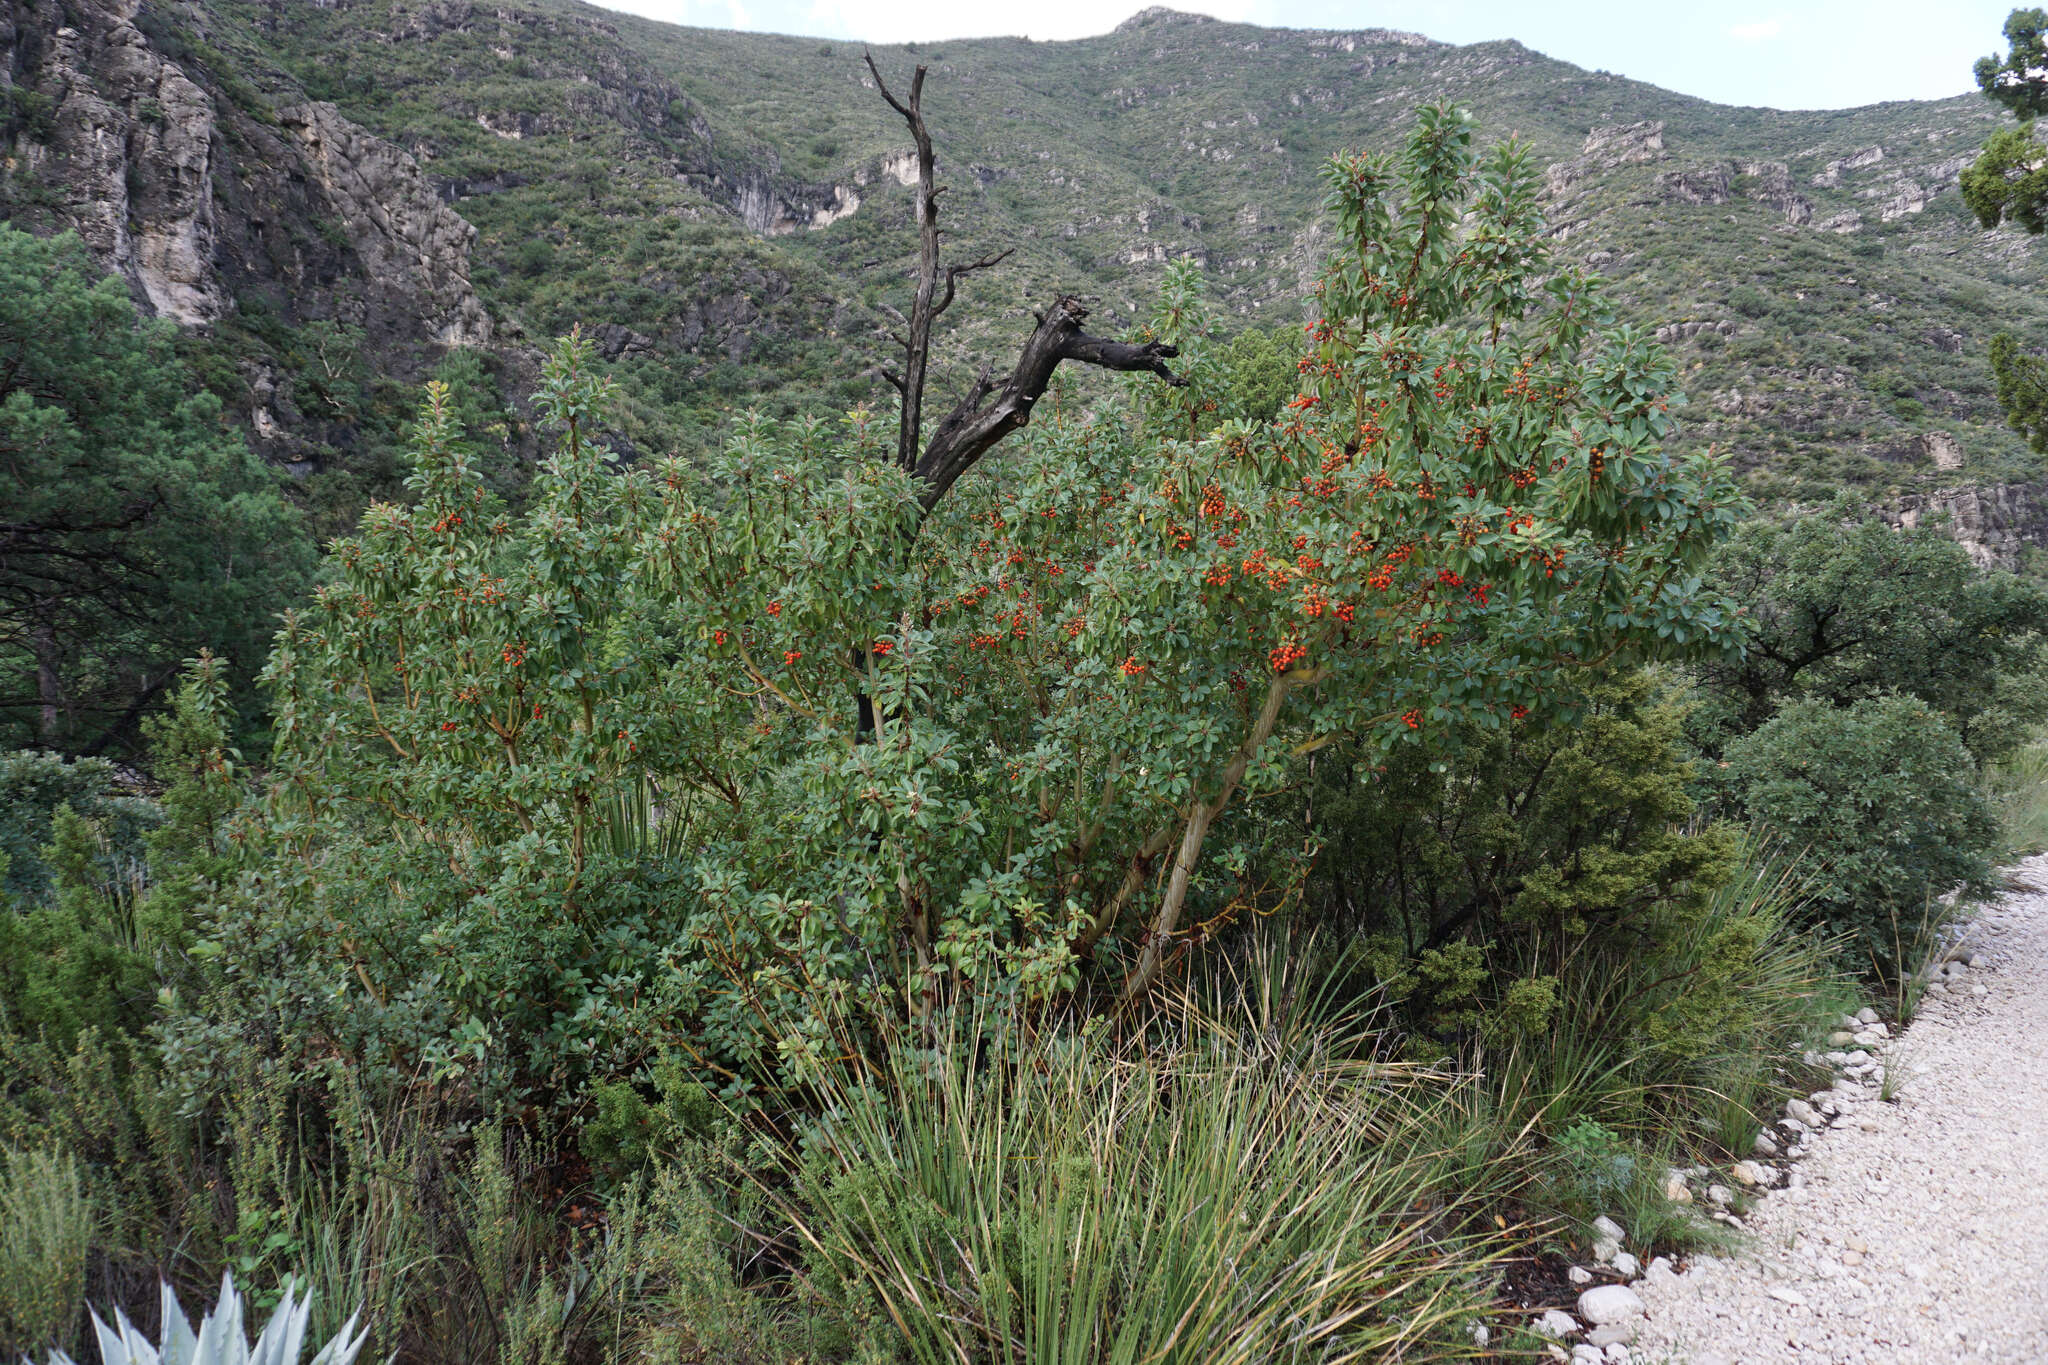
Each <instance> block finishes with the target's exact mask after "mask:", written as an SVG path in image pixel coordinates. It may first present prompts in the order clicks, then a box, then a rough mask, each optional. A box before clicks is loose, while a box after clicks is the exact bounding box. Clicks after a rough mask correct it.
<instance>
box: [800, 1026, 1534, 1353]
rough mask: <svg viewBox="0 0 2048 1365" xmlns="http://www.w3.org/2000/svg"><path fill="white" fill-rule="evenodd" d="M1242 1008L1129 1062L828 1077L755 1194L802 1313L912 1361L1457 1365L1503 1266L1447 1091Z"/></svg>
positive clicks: (1085, 1054)
mask: <svg viewBox="0 0 2048 1365" xmlns="http://www.w3.org/2000/svg"><path fill="white" fill-rule="evenodd" d="M1258 994H1259V993H1258V992H1257V991H1254V992H1253V996H1252V999H1251V1001H1249V1002H1248V1003H1247V1004H1246V1006H1245V1008H1244V1009H1243V1011H1241V1012H1240V1013H1239V1014H1238V1015H1237V1016H1236V1017H1234V1018H1233V1017H1230V1016H1227V1015H1226V1016H1220V1017H1219V1016H1218V1015H1216V1014H1212V1013H1206V1012H1204V1011H1203V1010H1201V1009H1200V1008H1198V1007H1196V1006H1194V1005H1192V1004H1187V1003H1184V1004H1183V1005H1182V1006H1180V1007H1179V1008H1178V1009H1177V1010H1176V1011H1175V1012H1174V1014H1173V1017H1171V1018H1169V1019H1164V1020H1162V1021H1160V1022H1159V1023H1158V1024H1157V1025H1156V1026H1155V1027H1153V1028H1151V1029H1149V1030H1146V1031H1144V1036H1143V1037H1138V1038H1132V1037H1126V1038H1123V1039H1118V1038H1115V1037H1113V1036H1112V1032H1111V1030H1108V1029H1101V1028H1096V1029H1087V1028H1084V1029H1081V1030H1078V1031H1072V1030H1070V1031H1065V1032H1046V1033H1035V1034H1031V1035H1028V1036H1024V1035H1009V1036H998V1037H996V1038H995V1039H994V1040H993V1041H981V1042H978V1041H977V1038H976V1035H975V1034H974V1032H973V1030H971V1029H970V1028H969V1027H967V1026H966V1021H955V1023H954V1026H953V1027H952V1028H950V1029H949V1030H947V1031H946V1032H945V1033H943V1034H942V1035H941V1036H940V1037H939V1038H938V1039H936V1040H934V1041H933V1042H931V1043H930V1044H920V1043H918V1042H916V1041H914V1040H912V1039H910V1038H905V1037H897V1038H894V1039H892V1040H890V1042H889V1043H888V1045H887V1046H885V1047H884V1048H883V1049H882V1050H881V1060H880V1061H879V1063H878V1064H876V1065H874V1066H872V1067H866V1068H861V1069H858V1070H855V1069H848V1070H846V1071H843V1072H840V1073H837V1074H835V1075H832V1076H829V1077H827V1078H825V1079H824V1080H823V1082H822V1084H821V1094H822V1097H823V1098H824V1099H825V1101H826V1105H825V1117H824V1119H823V1121H822V1122H820V1123H819V1124H818V1126H817V1127H816V1129H815V1131H814V1132H813V1133H812V1134H811V1136H810V1141H809V1143H808V1150H807V1154H806V1155H805V1156H804V1157H803V1158H802V1159H801V1160H799V1161H796V1162H795V1163H794V1164H793V1165H792V1167H791V1168H790V1169H789V1170H788V1171H787V1175H788V1176H789V1177H790V1178H791V1180H792V1184H791V1186H790V1187H788V1188H787V1189H785V1190H771V1191H770V1193H771V1197H772V1204H773V1206H774V1207H775V1208H776V1209H777V1210H778V1211H779V1212H780V1213H781V1215H782V1216H783V1217H784V1218H786V1219H787V1222H788V1225H789V1227H790V1228H791V1229H792V1230H793V1232H794V1236H795V1237H796V1239H797V1240H798V1241H799V1242H800V1244H801V1245H802V1247H803V1248H804V1257H805V1270H806V1273H807V1275H808V1276H809V1278H810V1280H811V1283H812V1285H813V1287H814V1290H815V1292H816V1293H818V1294H819V1295H821V1296H822V1297H824V1298H826V1299H830V1300H833V1301H836V1302H838V1303H839V1304H841V1305H844V1307H845V1310H846V1315H847V1316H848V1317H849V1318H852V1319H862V1318H864V1319H865V1320H866V1322H867V1323H868V1324H869V1326H870V1327H871V1329H872V1330H881V1331H887V1332H889V1333H890V1334H892V1335H895V1336H900V1339H901V1340H902V1341H903V1343H904V1345H905V1349H906V1353H907V1356H908V1358H909V1359H911V1360H914V1361H919V1362H926V1361H929V1362H939V1361H961V1360H969V1359H974V1360H1002V1361H1017V1362H1042V1363H1043V1365H1066V1363H1067V1362H1072V1363H1073V1365H1079V1363H1080V1362H1090V1363H1091V1365H1093V1363H1094V1362H1131V1361H1141V1360H1142V1361H1203V1362H1233V1361H1243V1362H1252V1361H1288V1360H1311V1359H1313V1360H1326V1359H1339V1358H1342V1359H1391V1358H1400V1359H1404V1360H1413V1361H1419V1360H1432V1359H1444V1358H1457V1357H1460V1356H1469V1354H1470V1352H1471V1335H1470V1332H1469V1328H1470V1325H1471V1324H1472V1323H1473V1322H1475V1321H1476V1320H1477V1317H1478V1315H1479V1314H1480V1313H1482V1312H1483V1309H1484V1304H1485V1299H1486V1293H1487V1288H1488V1284H1487V1278H1486V1269H1487V1267H1488V1265H1489V1264H1490V1262H1492V1261H1493V1260H1494V1259H1496V1258H1497V1257H1499V1256H1500V1255H1502V1254H1504V1253H1505V1251H1506V1250H1507V1249H1508V1242H1507V1237H1506V1235H1505V1234H1504V1233H1503V1232H1502V1231H1501V1230H1500V1229H1499V1228H1497V1227H1495V1226H1494V1225H1492V1224H1490V1223H1487V1222H1483V1221H1482V1220H1480V1219H1479V1218H1478V1217H1476V1214H1477V1211H1478V1207H1479V1205H1478V1201H1477V1199H1476V1198H1475V1193H1476V1191H1478V1190H1480V1189H1483V1188H1484V1185H1485V1182H1483V1181H1482V1182H1479V1183H1473V1182H1471V1181H1470V1180H1469V1177H1470V1175H1471V1174H1472V1173H1471V1172H1470V1171H1468V1170H1467V1169H1466V1165H1465V1162H1464V1160H1463V1159H1462V1154H1461V1153H1460V1152H1459V1151H1458V1150H1456V1147H1455V1144H1445V1143H1443V1142H1442V1141H1441V1138H1442V1136H1443V1135H1444V1134H1446V1133H1451V1132H1455V1131H1457V1130H1458V1128H1459V1127H1460V1126H1461V1125H1460V1124H1459V1122H1458V1121H1457V1118H1458V1115H1457V1114H1456V1113H1455V1106H1454V1102H1453V1101H1451V1100H1448V1099H1447V1098H1446V1094H1445V1092H1446V1088H1447V1081H1448V1078H1445V1077H1442V1076H1439V1075H1436V1074H1433V1073H1430V1072H1428V1071H1425V1070H1422V1069H1419V1068H1416V1067H1412V1066H1408V1065H1403V1064H1391V1063H1386V1062H1382V1061H1378V1060H1374V1059H1373V1057H1372V1056H1371V1047H1370V1041H1371V1040H1370V1038H1369V1036H1368V1035H1367V1034H1366V1033H1364V1032H1363V1031H1361V1030H1359V1029H1358V1028H1356V1027H1355V1025H1356V1023H1357V1021H1356V1020H1355V1019H1354V1020H1349V1021H1344V1020H1339V1021H1323V1022H1310V1023H1306V1024H1304V1023H1303V1022H1302V1021H1301V1020H1300V1019H1299V1018H1298V1017H1296V1018H1289V1017H1286V1016H1285V1015H1284V1014H1279V1015H1276V1014H1274V1013H1273V1012H1272V1010H1271V1008H1270V1007H1271V1005H1272V1003H1273V1002H1272V1001H1270V1000H1267V1001H1265V1002H1264V1003H1260V1002H1259V999H1258ZM1262 1016H1263V1017H1262Z"/></svg>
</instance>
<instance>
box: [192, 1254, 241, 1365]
mask: <svg viewBox="0 0 2048 1365" xmlns="http://www.w3.org/2000/svg"><path fill="white" fill-rule="evenodd" d="M192 1358H193V1362H194V1365H248V1361H249V1338H248V1337H247V1336H245V1335H244V1334H243V1332H242V1296H241V1295H240V1294H238V1293H236V1292H235V1277H234V1275H233V1273H232V1272H226V1271H224V1272H222V1274H221V1277H220V1302H218V1303H216V1304H215V1305H214V1306H213V1311H212V1312H211V1313H208V1314H207V1315H206V1316H205V1317H203V1318H201V1319H200V1320H199V1340H198V1343H197V1344H196V1345H195V1347H194V1348H193V1353H192Z"/></svg>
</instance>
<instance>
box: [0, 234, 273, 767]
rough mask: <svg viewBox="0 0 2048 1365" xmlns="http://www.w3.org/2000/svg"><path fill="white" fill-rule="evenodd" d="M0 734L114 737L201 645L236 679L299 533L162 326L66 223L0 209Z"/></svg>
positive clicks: (74, 745) (85, 743) (89, 739)
mask: <svg viewBox="0 0 2048 1365" xmlns="http://www.w3.org/2000/svg"><path fill="white" fill-rule="evenodd" d="M0 481H4V487H5V498H6V502H7V505H8V524H7V527H6V530H5V537H6V543H5V554H4V555H0V735H5V736H7V737H9V738H11V740H12V741H13V743H14V744H15V745H20V744H24V743H27V742H30V741H31V740H33V741H35V742H38V743H41V744H43V745H45V746H47V747H52V748H59V747H61V748H64V749H68V750H71V751H74V752H75V751H78V750H82V749H91V750H94V751H97V750H100V749H104V748H106V747H108V746H109V745H117V744H126V743H131V742H132V741H133V738H134V735H135V722H136V719H137V716H138V714H139V712H140V710H141V709H142V708H143V707H144V706H145V705H146V704H147V703H148V702H150V701H151V700H152V699H153V698H155V697H156V696H157V695H158V694H159V693H161V692H162V691H163V690H164V689H165V688H167V687H168V686H169V685H170V683H171V682H172V681H173V679H174V678H175V676H176V673H177V669H178V665H179V663H180V661H181V660H182V659H184V658H185V657H186V656H187V655H189V654H191V653H192V652H194V651H195V650H196V649H197V648H198V647H199V646H201V645H210V646H211V647H212V648H214V649H215V650H216V651H217V652H219V653H220V654H221V655H222V656H223V657H224V658H226V659H228V660H230V661H232V662H233V664H235V665H236V666H237V668H238V669H239V670H240V672H241V676H242V677H243V678H244V679H245V680H246V679H247V678H248V677H249V676H251V670H252V669H253V667H254V666H255V664H256V662H257V661H258V660H259V659H260V658H261V657H262V654H263V651H264V649H265V647H266V645H267V641H268V636H269V630H270V617H271V613H272V611H273V610H274V609H275V608H276V607H278V606H280V605H282V604H283V603H284V602H285V601H288V600H290V599H291V598H292V597H293V596H294V595H295V594H296V593H297V592H298V591H299V590H300V588H301V587H302V586H303V584H304V583H305V576H306V571H307V569H308V568H309V566H310V552H311V546H310V544H309V543H308V540H307V537H306V534H305V532H304V530H303V528H302V526H301V523H300V520H299V517H298V515H297V514H296V513H295V512H294V511H293V510H292V509H291V508H290V507H288V506H287V505H286V503H285V501H284V499H283V497H282V495H281V493H280V491H279V487H278V476H277V475H276V474H274V473H273V472H272V471H270V470H268V469H266V468H265V467H264V466H263V465H262V463H261V462H260V461H258V460H257V459H255V457H254V456H252V455H251V454H250V453H249V449H248V447H247V446H246V445H245V444H244V443H243V441H242V439H241V437H240V436H239V435H237V434H236V433H234V432H232V431H229V430H226V429H224V428H223V426H222V424H221V421H220V405H219V404H218V402H216V401H215V400H214V399H213V398H211V397H210V396H208V395H205V394H200V395H196V396H195V395H193V394H191V393H190V392H189V391H188V386H187V380H186V378H185V373H184V371H183V369H182V367H181V366H180V365H179V364H178V363H177V361H176V359H175V357H174V356H173V354H172V350H171V343H170V337H169V333H168V329H165V328H161V327H156V326H147V325H144V324H143V323H142V322H140V321H139V320H138V319H137V318H136V315H135V307H134V305H133V304H132V303H130V302H129V300H128V296H127V293H126V291H125V290H124V289H123V287H122V285H121V282H120V281H119V280H116V279H109V278H101V277H98V275H97V272H96V271H95V270H93V268H92V266H91V264H90V262H89V261H88V260H87V258H86V256H85V253H84V250H83V248H81V247H80V246H79V245H78V243H77V242H76V241H75V240H73V239H68V238H59V239H56V240H52V241H45V240H41V239H38V238H35V237H31V236H29V235H28V234H26V233H23V232H19V231H16V230H14V229H13V228H12V227H9V226H8V225H6V224H4V223H0Z"/></svg>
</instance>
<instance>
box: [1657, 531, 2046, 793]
mask: <svg viewBox="0 0 2048 1365" xmlns="http://www.w3.org/2000/svg"><path fill="white" fill-rule="evenodd" d="M1712 577H1713V581H1714V583H1715V584H1716V586H1717V587H1719V588H1720V589H1721V590H1722V591H1723V592H1725V593H1727V594H1728V595H1729V596H1730V597H1731V598H1733V599H1734V600H1736V601H1739V602H1742V603H1743V604H1744V613H1745V617H1746V620H1747V622H1748V625H1749V628H1750V637H1749V641H1748V645H1747V648H1746V649H1745V650H1744V651H1743V653H1742V654H1741V655H1740V656H1739V657H1733V658H1729V659H1727V660H1709V661H1706V662H1704V663H1702V664H1701V665H1699V667H1698V669H1697V678H1698V682H1699V687H1700V692H1701V706H1700V708H1699V711H1698V713H1697V715H1696V717H1695V723H1694V731H1695V734H1696V735H1698V736H1699V737H1700V739H1701V741H1702V743H1703V744H1704V746H1705V747H1706V748H1707V750H1708V751H1709V752H1711V753H1718V752H1719V749H1720V747H1721V745H1722V744H1723V743H1724V742H1725V741H1726V740H1727V739H1728V738H1730V737H1733V736H1736V735H1743V734H1747V733H1749V732H1750V731H1752V730H1755V729H1756V728H1757V727H1758V726H1760V725H1762V724H1764V723H1765V722H1766V721H1767V720H1769V719H1770V718H1771V716H1773V715H1774V714H1776V712H1777V711H1778V710H1779V709H1780V708H1781V707H1784V706H1786V705H1789V704H1791V703H1795V702H1799V701H1809V700H1810V701H1821V702H1826V703H1827V704H1828V705H1831V706H1837V707H1842V706H1848V705H1850V704H1851V703H1853V702H1856V701H1861V700H1865V699H1868V698H1872V697H1878V696H1883V695H1886V694H1888V693H1894V692H1896V693H1903V694H1906V695H1909V696H1912V697H1916V698H1918V699H1919V700H1921V701H1922V702H1925V703H1926V704H1927V705H1928V706H1931V707H1933V708H1934V709H1935V710H1936V711H1938V712H1940V713H1941V715H1942V716H1943V717H1944V718H1945V719H1946V721H1947V724H1948V725H1949V726H1950V727H1951V728H1952V729H1953V730H1954V731H1955V732H1956V733H1957V734H1959V735H1960V736H1961V737H1962V739H1963V741H1964V743H1965V744H1966V745H1967V746H1968V747H1969V749H1970V752H1971V753H1972V754H1974V755H1975V756H1976V757H1977V758H1978V759H1979V760H1980V761H1982V760H1985V759H1989V758H1994V757H1997V756H1998V755H2000V754H2002V753H2004V752H2005V751H2007V750H2008V749H2010V748H2011V747H2013V746H2014V745H2015V744H2017V743H2020V742H2021V741H2023V740H2024V739H2025V738H2026V736H2027V734H2028V733H2029V732H2030V729H2031V727H2032V726H2033V725H2034V724H2035V723H2037V722H2038V721H2039V720H2040V719H2041V717H2042V715H2043V714H2044V711H2048V697H2044V696H2043V695H2042V694H2041V692H2040V690H2039V688H2038V686H2035V685H2034V684H2032V682H2031V681H2030V680H2031V678H2032V675H2033V674H2034V673H2035V672H2036V671H2037V669H2038V665H2039V654H2040V647H2041V639H2040V632H2041V631H2042V630H2043V628H2044V627H2048V594H2044V592H2043V590H2042V589H2041V587H2040V586H2039V585H2038V584H2037V583H2035V582H2034V581H2032V580H2030V579H2025V578H2021V577H2019V576H2017V575H2015V574H2011V573H2006V572H2000V571H1995V570H1982V569H1979V568H1977V567H1976V566H1975V565H1973V564H1972V563H1971V562H1970V557H1969V555H1968V554H1967V553H1966V552H1965V551H1964V549H1963V547H1962V546H1960V545H1958V544H1957V543H1956V542H1955V541H1954V540H1953V539H1952V538H1951V537H1950V536H1949V535H1948V534H1947V528H1946V527H1945V526H1941V525H1931V526H1920V527H1913V528H1907V529H1898V528H1895V527H1892V526H1890V525H1888V524H1886V523H1885V522H1884V521H1882V520H1880V519H1879V518H1877V517H1875V516H1873V515H1871V514H1870V513H1869V512H1868V511H1866V510H1863V509H1860V508H1858V507H1856V506H1855V505H1854V504H1853V503H1850V502H1847V501H1837V502H1835V503H1834V504H1832V505H1830V506H1827V507H1823V508H1820V509H1816V510H1815V511H1814V512H1811V513H1809V514H1807V515H1803V516H1799V517H1793V518H1784V519H1779V518H1772V517H1760V518H1758V519H1756V520H1754V521H1752V522H1750V523H1749V524H1747V525H1745V526H1744V527H1743V528H1742V529H1741V530H1740V531H1738V532H1737V533H1736V534H1735V535H1734V536H1733V537H1732V538H1731V539H1730V540H1729V541H1728V542H1727V543H1726V544H1725V545H1723V546H1722V547H1721V549H1720V550H1719V551H1718V552H1717V554H1716V555H1715V558H1714V563H1713V568H1712Z"/></svg>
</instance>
